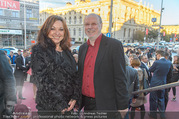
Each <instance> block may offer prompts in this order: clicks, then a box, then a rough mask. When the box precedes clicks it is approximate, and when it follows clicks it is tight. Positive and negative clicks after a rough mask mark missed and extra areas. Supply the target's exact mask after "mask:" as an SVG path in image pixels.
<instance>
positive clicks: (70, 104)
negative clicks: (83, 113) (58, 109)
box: [66, 99, 76, 111]
mask: <svg viewBox="0 0 179 119" xmlns="http://www.w3.org/2000/svg"><path fill="white" fill-rule="evenodd" d="M75 104H76V100H73V99H71V100H70V102H69V103H68V105H69V107H68V109H67V110H66V111H71V110H72V109H73V107H74V106H75Z"/></svg>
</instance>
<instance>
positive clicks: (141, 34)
mask: <svg viewBox="0 0 179 119" xmlns="http://www.w3.org/2000/svg"><path fill="white" fill-rule="evenodd" d="M144 36H145V32H144V31H141V30H137V31H136V32H135V33H134V40H137V41H138V42H143V41H144Z"/></svg>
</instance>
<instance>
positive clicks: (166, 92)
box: [164, 52, 173, 110]
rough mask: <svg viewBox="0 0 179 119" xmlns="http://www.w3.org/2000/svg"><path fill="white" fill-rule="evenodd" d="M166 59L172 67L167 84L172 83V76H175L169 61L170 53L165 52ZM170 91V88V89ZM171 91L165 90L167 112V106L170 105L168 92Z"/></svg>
mask: <svg viewBox="0 0 179 119" xmlns="http://www.w3.org/2000/svg"><path fill="white" fill-rule="evenodd" d="M165 59H166V60H167V61H168V62H169V63H170V64H171V67H170V70H169V72H168V74H167V80H166V83H167V84H168V83H171V82H172V81H171V79H172V75H173V72H172V71H173V65H172V63H171V61H170V60H169V53H168V52H165ZM169 89H170V88H169ZM169 89H168V88H167V89H165V96H164V97H165V110H166V108H167V104H168V92H169Z"/></svg>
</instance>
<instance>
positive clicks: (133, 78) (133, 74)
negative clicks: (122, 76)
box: [125, 55, 139, 109]
mask: <svg viewBox="0 0 179 119" xmlns="http://www.w3.org/2000/svg"><path fill="white" fill-rule="evenodd" d="M125 63H126V77H127V85H128V88H129V87H130V86H131V84H132V83H133V82H134V90H133V91H137V90H139V79H138V73H137V70H136V69H134V68H133V67H131V66H130V61H129V58H128V57H127V55H125ZM130 96H131V97H129V98H130V99H129V109H130V103H131V102H132V97H133V98H135V99H136V98H137V97H138V94H135V95H130Z"/></svg>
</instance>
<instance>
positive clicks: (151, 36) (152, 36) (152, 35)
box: [148, 29, 158, 40]
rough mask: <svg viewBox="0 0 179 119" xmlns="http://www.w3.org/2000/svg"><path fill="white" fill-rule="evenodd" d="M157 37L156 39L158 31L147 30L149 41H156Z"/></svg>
mask: <svg viewBox="0 0 179 119" xmlns="http://www.w3.org/2000/svg"><path fill="white" fill-rule="evenodd" d="M157 37H158V30H155V29H152V30H149V33H148V38H149V39H150V40H153V39H156V38H157Z"/></svg>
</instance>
